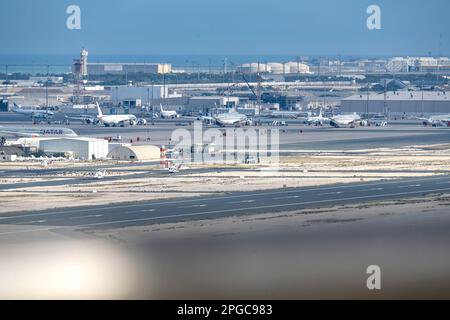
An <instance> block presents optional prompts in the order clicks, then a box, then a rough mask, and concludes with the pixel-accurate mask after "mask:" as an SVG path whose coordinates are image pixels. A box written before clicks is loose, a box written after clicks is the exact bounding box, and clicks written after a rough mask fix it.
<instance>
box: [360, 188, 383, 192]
mask: <svg viewBox="0 0 450 320" xmlns="http://www.w3.org/2000/svg"><path fill="white" fill-rule="evenodd" d="M383 190H384V188H373V189H364V190H358V191H359V192H366V191H383Z"/></svg>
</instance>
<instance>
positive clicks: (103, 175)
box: [93, 170, 106, 180]
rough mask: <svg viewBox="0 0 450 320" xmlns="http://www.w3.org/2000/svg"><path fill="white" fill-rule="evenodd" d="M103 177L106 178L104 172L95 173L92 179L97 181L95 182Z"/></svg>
mask: <svg viewBox="0 0 450 320" xmlns="http://www.w3.org/2000/svg"><path fill="white" fill-rule="evenodd" d="M105 176H106V171H104V170H103V171H97V172H96V173H95V174H94V175H93V178H94V179H97V180H101V179H104V178H105Z"/></svg>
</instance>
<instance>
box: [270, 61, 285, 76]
mask: <svg viewBox="0 0 450 320" xmlns="http://www.w3.org/2000/svg"><path fill="white" fill-rule="evenodd" d="M267 66H268V67H269V68H270V70H271V72H272V73H273V74H284V73H285V71H284V65H283V64H282V63H279V62H269V63H268V64H267Z"/></svg>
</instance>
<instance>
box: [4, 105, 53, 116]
mask: <svg viewBox="0 0 450 320" xmlns="http://www.w3.org/2000/svg"><path fill="white" fill-rule="evenodd" d="M36 108H37V106H35V107H33V109H24V108H23V107H22V106H20V105H18V104H16V103H14V106H13V107H12V108H11V111H12V112H15V113H18V114H23V115H27V116H30V117H31V118H43V119H51V118H52V117H53V115H54V113H53V112H52V111H48V110H39V109H36Z"/></svg>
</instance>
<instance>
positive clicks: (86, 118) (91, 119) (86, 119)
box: [64, 114, 99, 124]
mask: <svg viewBox="0 0 450 320" xmlns="http://www.w3.org/2000/svg"><path fill="white" fill-rule="evenodd" d="M64 117H65V118H66V121H67V122H68V121H69V120H75V121H81V123H83V124H98V123H99V119H98V118H97V117H96V116H91V115H85V114H81V115H78V116H67V115H65V116H64Z"/></svg>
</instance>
